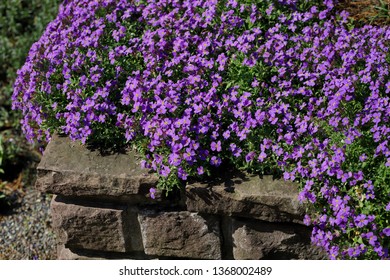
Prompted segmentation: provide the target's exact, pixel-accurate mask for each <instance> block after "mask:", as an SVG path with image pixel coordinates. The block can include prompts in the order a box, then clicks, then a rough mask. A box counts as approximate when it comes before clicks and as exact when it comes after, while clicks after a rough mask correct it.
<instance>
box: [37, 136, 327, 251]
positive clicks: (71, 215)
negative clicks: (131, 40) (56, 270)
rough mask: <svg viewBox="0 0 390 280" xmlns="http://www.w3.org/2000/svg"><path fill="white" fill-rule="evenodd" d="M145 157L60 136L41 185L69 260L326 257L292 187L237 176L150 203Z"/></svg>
mask: <svg viewBox="0 0 390 280" xmlns="http://www.w3.org/2000/svg"><path fill="white" fill-rule="evenodd" d="M137 163H138V160H137V157H136V155H134V154H133V153H131V152H127V153H123V154H105V155H102V154H101V153H100V152H99V151H96V150H95V151H93V150H89V149H86V148H85V147H84V146H81V145H80V144H78V143H74V142H71V141H70V140H68V138H64V137H54V138H53V140H52V141H51V142H50V144H49V145H48V146H47V149H46V151H45V153H44V156H43V158H42V161H41V163H40V164H39V166H38V179H37V183H36V186H37V188H38V189H39V190H40V191H42V192H46V193H52V194H54V196H53V200H52V203H51V215H52V223H53V227H54V229H55V231H56V235H57V239H58V258H59V259H322V258H324V255H323V254H322V252H320V250H319V249H317V248H314V247H313V246H311V245H310V232H311V229H310V228H308V227H306V226H305V225H303V224H302V219H303V215H304V210H305V209H304V207H303V206H302V205H301V204H299V203H298V201H297V190H296V188H295V187H294V186H291V184H289V183H286V182H284V181H281V180H273V178H272V177H271V176H264V177H263V178H259V177H258V176H257V177H256V176H243V175H242V174H241V175H240V176H234V175H231V176H229V177H228V178H226V179H223V180H222V179H219V180H216V181H215V182H213V183H207V184H206V183H194V184H189V185H188V186H187V187H186V189H185V190H184V191H182V192H181V193H171V194H170V195H169V196H168V197H166V196H165V195H161V194H157V197H156V199H154V200H153V199H151V198H149V197H148V193H149V189H150V188H151V187H153V186H155V185H156V182H157V177H156V176H155V174H153V173H151V172H149V171H148V170H145V169H141V168H140V167H139V166H138V164H137Z"/></svg>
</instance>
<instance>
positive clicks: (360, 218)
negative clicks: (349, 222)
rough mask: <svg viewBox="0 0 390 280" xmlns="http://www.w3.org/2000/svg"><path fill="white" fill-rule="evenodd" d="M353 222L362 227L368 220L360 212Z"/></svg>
mask: <svg viewBox="0 0 390 280" xmlns="http://www.w3.org/2000/svg"><path fill="white" fill-rule="evenodd" d="M355 224H356V226H357V227H360V228H361V227H364V226H366V225H367V224H368V220H367V219H366V215H364V214H360V215H358V216H357V217H356V218H355Z"/></svg>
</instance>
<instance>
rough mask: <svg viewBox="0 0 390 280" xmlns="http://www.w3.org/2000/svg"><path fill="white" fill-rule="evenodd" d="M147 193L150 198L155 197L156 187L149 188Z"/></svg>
mask: <svg viewBox="0 0 390 280" xmlns="http://www.w3.org/2000/svg"><path fill="white" fill-rule="evenodd" d="M149 195H150V197H151V198H152V199H156V189H155V188H150V189H149Z"/></svg>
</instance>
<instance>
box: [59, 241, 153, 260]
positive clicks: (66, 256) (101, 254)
mask: <svg viewBox="0 0 390 280" xmlns="http://www.w3.org/2000/svg"><path fill="white" fill-rule="evenodd" d="M57 259H59V260H120V259H125V260H146V259H151V260H156V258H150V257H148V256H145V254H143V252H134V253H130V254H129V253H118V252H105V251H90V250H84V249H69V248H66V247H65V245H63V244H60V245H58V246H57Z"/></svg>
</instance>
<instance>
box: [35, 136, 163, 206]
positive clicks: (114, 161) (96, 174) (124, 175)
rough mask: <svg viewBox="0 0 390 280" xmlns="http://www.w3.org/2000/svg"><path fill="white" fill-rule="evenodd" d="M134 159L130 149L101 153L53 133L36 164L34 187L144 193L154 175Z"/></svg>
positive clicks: (152, 183)
mask: <svg viewBox="0 0 390 280" xmlns="http://www.w3.org/2000/svg"><path fill="white" fill-rule="evenodd" d="M138 163H139V161H137V159H136V155H135V154H134V153H133V152H127V153H126V154H109V155H102V154H101V153H100V152H99V151H92V150H89V149H87V148H86V147H85V146H83V145H81V144H79V143H77V142H72V141H71V140H69V138H68V137H59V136H53V139H52V140H51V141H50V143H49V144H48V146H47V147H46V150H45V153H44V156H43V157H42V160H41V162H40V164H39V166H38V168H37V172H38V174H37V175H38V179H37V182H36V187H37V188H38V189H39V190H40V191H42V192H47V193H54V194H59V195H63V196H77V197H80V196H84V197H85V196H92V197H104V196H108V197H117V198H120V199H123V198H126V197H128V196H132V195H133V196H134V195H142V196H145V194H147V193H148V192H149V189H150V187H152V186H155V185H156V182H157V180H158V178H157V176H156V175H155V174H152V173H150V172H148V170H146V169H141V167H140V166H139V164H138Z"/></svg>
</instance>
